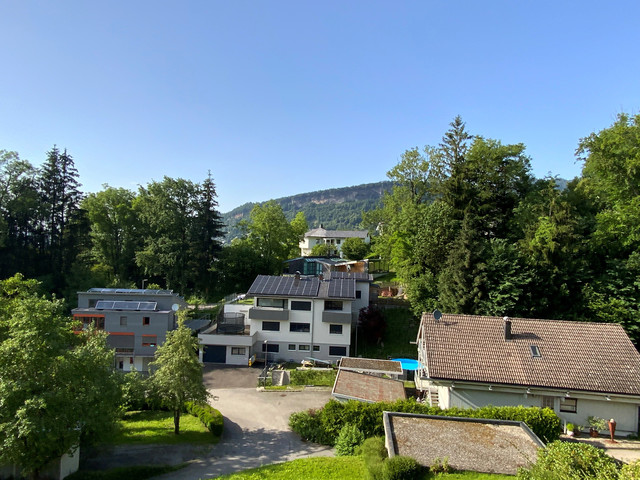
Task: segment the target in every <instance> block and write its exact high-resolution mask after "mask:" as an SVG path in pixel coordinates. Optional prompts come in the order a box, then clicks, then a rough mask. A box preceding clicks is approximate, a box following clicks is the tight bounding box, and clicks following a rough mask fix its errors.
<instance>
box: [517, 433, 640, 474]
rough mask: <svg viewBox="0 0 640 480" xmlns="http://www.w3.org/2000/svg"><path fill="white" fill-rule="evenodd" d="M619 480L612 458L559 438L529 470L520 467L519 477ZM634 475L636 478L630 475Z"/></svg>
mask: <svg viewBox="0 0 640 480" xmlns="http://www.w3.org/2000/svg"><path fill="white" fill-rule="evenodd" d="M591 478H593V479H598V480H617V479H618V467H617V465H616V462H615V460H614V459H613V458H611V457H610V456H608V455H607V454H605V453H604V452H603V451H602V450H600V449H599V448H596V447H593V446H591V445H589V444H586V443H574V442H561V441H556V442H553V443H550V444H549V445H547V447H546V448H543V449H540V450H539V451H538V460H537V461H536V463H535V465H533V466H532V467H531V468H530V469H520V470H519V471H518V479H520V480H551V479H553V480H573V479H591ZM631 478H633V477H631Z"/></svg>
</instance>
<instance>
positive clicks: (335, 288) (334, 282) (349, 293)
mask: <svg viewBox="0 0 640 480" xmlns="http://www.w3.org/2000/svg"><path fill="white" fill-rule="evenodd" d="M329 296H330V297H335V298H354V297H355V296H356V281H355V280H354V279H346V278H345V279H342V278H332V279H331V282H329Z"/></svg>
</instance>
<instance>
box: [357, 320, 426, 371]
mask: <svg viewBox="0 0 640 480" xmlns="http://www.w3.org/2000/svg"><path fill="white" fill-rule="evenodd" d="M382 311H383V312H384V318H385V320H386V322H387V330H386V332H385V334H384V338H383V342H382V344H383V345H384V346H382V344H381V345H370V344H367V343H366V342H365V341H364V340H360V338H359V339H358V355H362V356H363V357H365V358H382V359H385V360H386V359H387V357H391V358H416V356H417V354H418V351H417V347H416V346H415V345H412V344H410V343H409V342H415V341H416V337H417V336H418V327H419V326H420V319H418V318H416V317H414V315H413V314H412V313H411V311H410V310H408V309H406V308H387V309H383V310H382Z"/></svg>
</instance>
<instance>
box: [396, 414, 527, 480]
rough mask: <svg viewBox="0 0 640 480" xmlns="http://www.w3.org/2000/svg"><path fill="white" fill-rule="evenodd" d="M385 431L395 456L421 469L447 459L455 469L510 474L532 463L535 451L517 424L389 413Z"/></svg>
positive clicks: (525, 432)
mask: <svg viewBox="0 0 640 480" xmlns="http://www.w3.org/2000/svg"><path fill="white" fill-rule="evenodd" d="M387 428H391V430H392V433H393V437H392V438H393V447H394V450H395V452H396V454H397V455H406V456H410V457H413V458H415V459H416V460H417V461H418V462H419V463H420V464H422V465H425V466H430V465H432V464H433V463H434V462H435V461H437V460H438V459H439V460H440V461H442V460H444V459H445V458H447V459H448V462H449V465H451V466H452V467H453V468H455V469H456V470H474V471H477V472H487V473H503V474H510V475H514V474H516V473H517V470H518V468H519V467H525V466H527V465H529V464H530V463H532V462H535V460H536V458H537V451H538V448H539V445H538V444H537V442H535V441H534V440H533V438H532V437H531V435H530V434H529V433H528V432H527V431H526V430H525V429H524V428H522V427H521V426H519V425H505V424H496V423H489V422H476V421H468V420H453V419H451V418H429V417H424V416H419V415H397V414H391V415H389V422H388V425H385V429H387Z"/></svg>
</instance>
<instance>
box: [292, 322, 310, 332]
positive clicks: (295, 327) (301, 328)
mask: <svg viewBox="0 0 640 480" xmlns="http://www.w3.org/2000/svg"><path fill="white" fill-rule="evenodd" d="M289 331H290V332H303V333H306V332H309V331H311V324H309V323H296V322H291V323H290V324H289Z"/></svg>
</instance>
